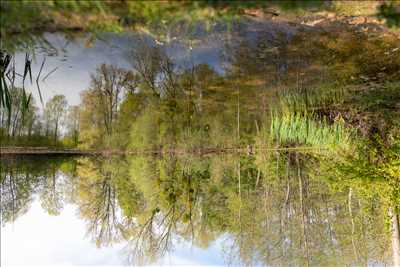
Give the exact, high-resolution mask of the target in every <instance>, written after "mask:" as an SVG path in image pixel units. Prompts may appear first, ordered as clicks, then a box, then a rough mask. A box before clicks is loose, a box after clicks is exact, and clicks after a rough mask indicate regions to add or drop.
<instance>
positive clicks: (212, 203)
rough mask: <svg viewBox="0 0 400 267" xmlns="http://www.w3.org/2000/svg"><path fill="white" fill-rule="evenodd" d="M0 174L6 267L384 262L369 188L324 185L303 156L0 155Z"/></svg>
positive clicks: (381, 231) (384, 239) (379, 213)
mask: <svg viewBox="0 0 400 267" xmlns="http://www.w3.org/2000/svg"><path fill="white" fill-rule="evenodd" d="M1 166H2V167H1V215H2V228H1V244H2V246H1V254H2V257H1V260H2V265H3V266H4V265H6V266H8V265H21V264H22V265H37V266H44V265H62V264H67V265H93V264H94V265H128V264H137V265H139V264H156V265H158V264H165V265H170V264H171V265H178V264H184V265H227V264H230V265H255V266H304V265H310V266H361V265H369V266H387V265H390V262H391V259H390V257H391V254H390V250H389V249H388V248H390V242H391V241H390V238H391V236H390V234H389V232H388V231H387V225H386V224H387V221H386V219H385V214H384V209H382V203H381V201H380V199H379V198H377V197H374V194H370V193H366V190H368V188H369V186H368V184H367V182H365V183H364V184H363V185H358V184H357V183H353V182H352V181H340V182H337V181H334V180H331V179H330V178H331V177H326V176H324V173H323V171H322V167H321V164H317V163H316V161H314V160H313V157H312V156H310V155H307V154H300V153H297V152H291V153H288V152H286V153H279V154H277V153H274V154H272V155H270V157H269V160H268V161H266V160H265V158H263V157H261V156H254V157H253V156H243V157H240V156H233V155H220V156H209V157H192V156H180V157H163V158H161V157H110V158H84V157H81V158H74V157H69V158H63V157H52V158H46V157H40V156H35V157H5V156H2V158H1ZM371 185H372V184H371ZM21 255H23V257H22V256H21Z"/></svg>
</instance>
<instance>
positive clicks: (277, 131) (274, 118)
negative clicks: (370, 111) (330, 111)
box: [269, 113, 354, 148]
mask: <svg viewBox="0 0 400 267" xmlns="http://www.w3.org/2000/svg"><path fill="white" fill-rule="evenodd" d="M353 134H354V132H353V131H351V130H349V129H347V128H346V127H345V125H344V122H343V121H342V120H338V121H335V122H334V123H329V122H328V121H327V120H326V119H325V118H324V119H322V120H321V119H318V118H317V117H316V116H313V115H309V114H307V113H304V114H300V113H288V114H273V115H271V125H270V132H269V137H270V141H272V142H276V143H278V144H279V145H291V146H297V145H308V146H312V147H315V148H338V147H341V148H349V146H350V145H351V140H352V136H353Z"/></svg>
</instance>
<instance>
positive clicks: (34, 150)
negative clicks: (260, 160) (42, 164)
mask: <svg viewBox="0 0 400 267" xmlns="http://www.w3.org/2000/svg"><path fill="white" fill-rule="evenodd" d="M288 150H292V151H293V150H302V151H304V150H312V151H322V150H326V148H316V147H275V148H274V147H253V146H247V147H238V148H199V149H173V150H142V151H130V150H112V149H109V150H107V149H106V150H80V149H63V148H50V147H0V155H4V156H9V155H22V156H23V155H48V156H54V155H71V156H112V155H173V154H181V155H182V154H183V155H184V154H190V155H207V154H230V153H240V154H247V155H252V154H254V153H255V152H260V151H288Z"/></svg>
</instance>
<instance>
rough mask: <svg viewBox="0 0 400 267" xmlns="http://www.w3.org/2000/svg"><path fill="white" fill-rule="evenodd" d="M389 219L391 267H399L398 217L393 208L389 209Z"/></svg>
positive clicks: (399, 235)
mask: <svg viewBox="0 0 400 267" xmlns="http://www.w3.org/2000/svg"><path fill="white" fill-rule="evenodd" d="M389 217H390V221H391V233H392V254H393V266H394V267H400V231H399V216H398V214H396V212H395V210H394V208H389Z"/></svg>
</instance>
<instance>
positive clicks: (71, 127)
mask: <svg viewBox="0 0 400 267" xmlns="http://www.w3.org/2000/svg"><path fill="white" fill-rule="evenodd" d="M67 135H68V137H70V138H71V140H72V143H73V145H74V146H77V145H78V141H79V107H78V106H70V107H69V108H68V113H67Z"/></svg>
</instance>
